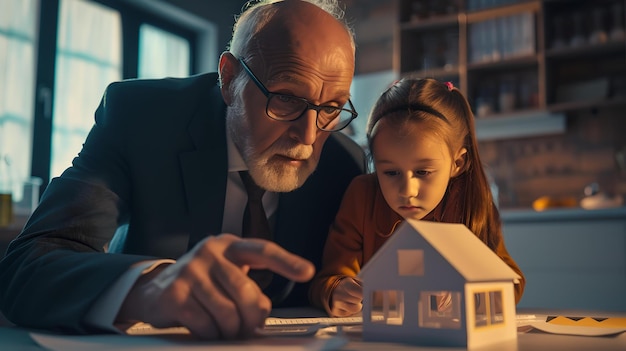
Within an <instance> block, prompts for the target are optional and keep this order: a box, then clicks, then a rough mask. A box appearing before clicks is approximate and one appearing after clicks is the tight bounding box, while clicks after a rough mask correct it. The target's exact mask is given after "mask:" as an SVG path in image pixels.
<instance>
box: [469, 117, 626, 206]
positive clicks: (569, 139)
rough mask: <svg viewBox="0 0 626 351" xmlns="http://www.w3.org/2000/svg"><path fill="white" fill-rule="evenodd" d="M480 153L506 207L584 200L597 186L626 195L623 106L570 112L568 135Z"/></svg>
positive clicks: (501, 144) (502, 143)
mask: <svg viewBox="0 0 626 351" xmlns="http://www.w3.org/2000/svg"><path fill="white" fill-rule="evenodd" d="M480 152H481V157H482V159H483V162H484V163H485V164H486V165H487V167H488V169H489V170H490V171H491V172H492V174H493V176H494V178H495V181H496V184H497V185H498V187H499V193H500V206H501V207H503V208H516V207H528V206H531V204H532V202H533V201H534V200H535V199H537V198H538V197H540V196H551V197H553V198H563V197H574V198H575V199H576V200H577V201H578V200H580V199H581V198H582V197H583V196H584V192H583V189H584V187H585V186H586V185H588V184H589V183H592V182H598V183H599V185H600V189H601V190H604V191H615V192H617V193H619V194H622V196H623V195H625V194H626V169H623V168H621V169H620V166H619V164H618V162H617V156H618V154H619V153H620V152H621V153H622V155H623V153H625V152H626V112H624V107H623V106H615V107H612V108H603V109H598V110H593V111H590V110H586V111H580V112H575V113H570V114H568V119H567V130H566V132H565V133H564V134H561V135H551V136H545V137H533V138H527V139H511V140H499V141H489V142H481V143H480ZM622 157H623V156H622ZM621 167H623V165H622V166H621Z"/></svg>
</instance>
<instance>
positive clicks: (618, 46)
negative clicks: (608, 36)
mask: <svg viewBox="0 0 626 351" xmlns="http://www.w3.org/2000/svg"><path fill="white" fill-rule="evenodd" d="M619 53H626V42H625V41H622V40H618V41H610V42H607V43H602V44H588V45H581V46H577V47H565V48H559V49H549V50H546V58H547V59H568V60H570V59H581V58H593V57H600V56H605V55H609V54H619ZM625 59H626V56H625Z"/></svg>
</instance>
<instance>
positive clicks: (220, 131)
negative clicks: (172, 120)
mask: <svg viewBox="0 0 626 351" xmlns="http://www.w3.org/2000/svg"><path fill="white" fill-rule="evenodd" d="M208 100H209V101H208V102H207V103H205V104H202V106H201V107H200V108H199V109H198V112H197V113H196V115H195V116H194V118H193V120H192V121H191V123H190V125H189V136H190V138H191V140H192V142H193V145H194V146H195V150H192V151H185V152H182V153H181V154H180V157H179V159H180V167H181V173H182V179H183V183H184V187H185V195H186V198H187V210H188V211H189V214H190V217H191V222H192V223H190V227H191V233H190V237H189V244H188V248H191V247H193V246H194V245H195V244H196V243H198V242H199V241H201V240H202V239H203V238H205V237H206V236H207V235H214V234H218V233H220V232H221V229H222V219H223V216H224V199H225V196H226V177H227V175H228V158H227V153H226V136H225V131H226V127H225V109H226V106H225V105H224V102H223V100H222V99H221V95H220V91H219V88H218V87H215V88H213V89H212V90H211V92H210V98H209V99H208Z"/></svg>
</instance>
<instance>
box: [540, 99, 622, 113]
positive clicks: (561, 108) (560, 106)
mask: <svg viewBox="0 0 626 351" xmlns="http://www.w3.org/2000/svg"><path fill="white" fill-rule="evenodd" d="M620 105H626V96H624V97H617V98H613V99H595V100H585V101H572V102H558V103H552V104H549V105H548V110H549V111H550V112H570V111H579V110H583V109H592V108H599V107H609V106H620Z"/></svg>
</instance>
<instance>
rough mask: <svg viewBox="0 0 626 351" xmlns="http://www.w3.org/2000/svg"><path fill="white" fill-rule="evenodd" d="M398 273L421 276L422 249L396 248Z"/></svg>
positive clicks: (422, 271) (422, 268)
mask: <svg viewBox="0 0 626 351" xmlns="http://www.w3.org/2000/svg"><path fill="white" fill-rule="evenodd" d="M398 275H400V276H406V275H413V276H423V275H424V250H398Z"/></svg>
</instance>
